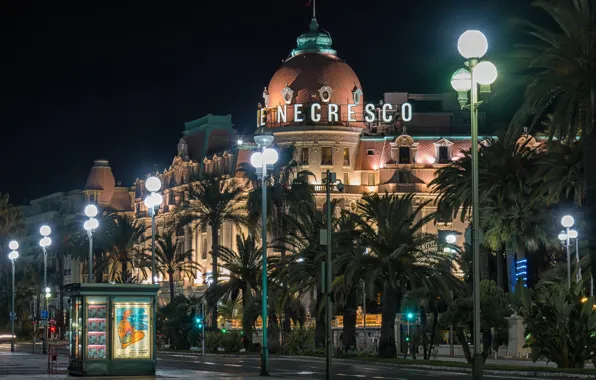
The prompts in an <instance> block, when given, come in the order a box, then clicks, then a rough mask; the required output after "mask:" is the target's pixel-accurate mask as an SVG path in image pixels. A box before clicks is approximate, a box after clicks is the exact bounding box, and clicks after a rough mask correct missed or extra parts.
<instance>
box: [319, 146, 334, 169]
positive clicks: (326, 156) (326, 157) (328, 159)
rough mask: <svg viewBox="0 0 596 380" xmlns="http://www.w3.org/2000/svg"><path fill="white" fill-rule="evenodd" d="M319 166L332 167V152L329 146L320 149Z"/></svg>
mask: <svg viewBox="0 0 596 380" xmlns="http://www.w3.org/2000/svg"><path fill="white" fill-rule="evenodd" d="M321 165H333V150H332V149H331V147H329V146H326V147H323V148H322V149H321Z"/></svg>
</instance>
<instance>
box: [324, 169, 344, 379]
mask: <svg viewBox="0 0 596 380" xmlns="http://www.w3.org/2000/svg"><path fill="white" fill-rule="evenodd" d="M336 182H339V183H338V184H337V190H339V191H343V189H344V184H343V183H342V182H341V181H339V180H337V177H336V174H335V172H332V171H330V170H327V175H326V177H325V178H323V183H324V184H325V196H326V198H325V199H326V205H327V207H326V208H327V210H326V212H327V231H326V232H327V260H325V272H326V273H325V274H323V273H321V276H324V277H325V279H326V280H325V293H326V296H327V297H326V300H327V301H326V307H325V319H326V320H325V325H326V329H325V338H326V339H325V340H326V344H325V351H326V352H325V353H326V355H325V356H326V359H325V379H326V380H330V379H331V378H332V373H331V358H332V356H333V350H332V349H331V346H332V341H333V330H332V329H331V314H333V310H332V308H333V299H332V298H331V297H332V296H333V293H332V291H331V284H332V282H333V281H332V280H333V279H332V270H331V188H332V187H333V186H336V185H335V183H336Z"/></svg>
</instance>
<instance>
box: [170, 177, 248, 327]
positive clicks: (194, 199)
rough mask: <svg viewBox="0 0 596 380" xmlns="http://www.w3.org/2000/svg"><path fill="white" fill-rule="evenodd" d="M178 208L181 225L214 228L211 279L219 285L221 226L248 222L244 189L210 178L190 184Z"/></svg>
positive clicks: (213, 322) (213, 313) (214, 316)
mask: <svg viewBox="0 0 596 380" xmlns="http://www.w3.org/2000/svg"><path fill="white" fill-rule="evenodd" d="M185 193H186V194H181V199H182V201H181V202H180V206H179V207H178V208H177V209H176V210H175V213H174V219H175V220H176V223H177V224H178V225H179V226H187V225H192V224H193V223H196V224H197V225H198V227H199V228H201V229H202V228H206V227H207V226H209V227H210V228H211V252H213V254H212V255H211V268H212V269H211V279H212V281H213V284H214V285H217V267H218V265H217V255H216V252H218V250H219V229H220V228H221V226H222V225H223V224H224V223H232V224H234V225H236V226H237V227H239V226H241V225H244V224H246V217H245V216H244V213H245V212H244V210H243V205H242V201H243V199H244V196H243V194H244V189H243V188H242V187H241V186H240V185H239V184H238V183H237V182H236V181H234V180H231V179H219V178H216V177H208V178H205V179H202V180H199V181H197V182H194V183H192V184H190V185H189V186H188V188H187V189H186V190H185ZM211 326H212V327H213V328H217V298H214V299H213V300H212V304H211Z"/></svg>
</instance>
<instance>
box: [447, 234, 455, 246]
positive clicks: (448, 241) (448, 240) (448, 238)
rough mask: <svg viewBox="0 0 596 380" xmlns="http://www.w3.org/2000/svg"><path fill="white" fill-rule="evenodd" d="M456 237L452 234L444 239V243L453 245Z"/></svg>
mask: <svg viewBox="0 0 596 380" xmlns="http://www.w3.org/2000/svg"><path fill="white" fill-rule="evenodd" d="M455 240H456V237H455V235H453V234H449V235H447V236H446V237H445V241H446V242H447V244H453V243H455Z"/></svg>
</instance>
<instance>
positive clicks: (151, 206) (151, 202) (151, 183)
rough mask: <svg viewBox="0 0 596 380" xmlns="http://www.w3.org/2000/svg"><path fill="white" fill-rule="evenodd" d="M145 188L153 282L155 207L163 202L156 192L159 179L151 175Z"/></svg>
mask: <svg viewBox="0 0 596 380" xmlns="http://www.w3.org/2000/svg"><path fill="white" fill-rule="evenodd" d="M145 188H146V189H147V190H149V191H150V192H151V194H149V195H148V196H147V197H146V198H145V206H147V209H148V210H149V214H150V215H151V283H152V284H155V282H156V280H155V277H156V275H155V214H157V210H156V209H159V206H161V202H163V197H162V196H161V194H160V193H158V191H159V189H161V181H160V180H159V178H157V177H155V176H151V177H149V178H147V180H146V181H145Z"/></svg>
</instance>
